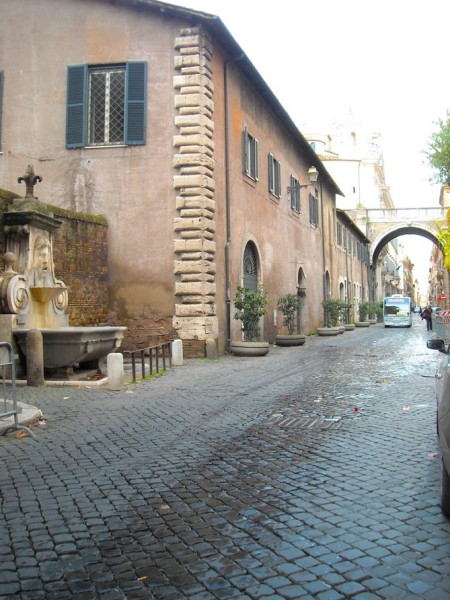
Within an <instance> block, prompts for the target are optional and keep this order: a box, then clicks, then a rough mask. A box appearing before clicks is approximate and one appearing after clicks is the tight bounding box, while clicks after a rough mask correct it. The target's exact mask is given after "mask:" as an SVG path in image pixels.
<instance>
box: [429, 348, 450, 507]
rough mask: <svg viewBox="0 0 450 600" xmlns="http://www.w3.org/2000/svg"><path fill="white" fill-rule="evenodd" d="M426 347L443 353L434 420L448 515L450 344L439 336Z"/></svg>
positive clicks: (442, 503)
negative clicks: (447, 344) (439, 449)
mask: <svg viewBox="0 0 450 600" xmlns="http://www.w3.org/2000/svg"><path fill="white" fill-rule="evenodd" d="M427 348H430V349H431V350H439V351H440V352H442V353H443V354H444V356H443V358H442V361H441V363H440V365H439V367H438V370H437V372H436V408H437V412H436V421H437V434H438V436H439V445H440V448H441V457H442V464H441V510H442V512H443V513H444V515H447V516H450V353H449V349H450V346H446V344H445V341H444V340H443V339H441V338H432V339H431V340H428V341H427Z"/></svg>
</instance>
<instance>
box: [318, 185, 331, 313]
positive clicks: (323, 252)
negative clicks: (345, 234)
mask: <svg viewBox="0 0 450 600" xmlns="http://www.w3.org/2000/svg"><path fill="white" fill-rule="evenodd" d="M319 193H320V217H321V219H322V280H323V281H322V285H323V299H324V300H326V299H327V296H326V294H327V284H326V279H325V277H326V273H325V266H326V262H325V221H324V216H323V189H322V181H321V180H320V179H319ZM330 233H331V232H330ZM323 322H324V323H325V309H323Z"/></svg>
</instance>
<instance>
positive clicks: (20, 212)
mask: <svg viewBox="0 0 450 600" xmlns="http://www.w3.org/2000/svg"><path fill="white" fill-rule="evenodd" d="M22 181H23V182H24V183H25V184H26V195H25V197H24V198H17V199H15V200H14V201H13V203H12V205H11V206H10V207H9V208H8V210H7V212H5V213H4V227H5V235H6V250H7V251H6V253H5V255H4V257H3V261H4V272H3V273H2V274H0V334H1V337H2V339H3V340H5V341H9V342H10V343H11V344H12V345H13V346H15V342H16V341H17V343H18V345H19V347H20V350H21V351H22V353H23V355H24V356H26V354H27V343H26V340H27V333H28V332H29V331H30V330H32V329H38V330H39V331H40V332H41V333H42V337H43V354H44V368H45V370H46V373H47V374H50V375H51V374H52V373H53V374H56V373H57V374H59V375H60V376H61V375H63V374H67V375H68V376H70V374H71V373H72V372H73V367H74V366H79V367H80V368H83V367H84V368H90V369H92V368H94V367H95V368H97V369H98V368H99V361H100V360H101V359H102V358H104V357H105V356H106V355H107V354H109V353H110V352H113V351H114V350H115V349H117V348H118V347H119V346H120V344H121V342H122V338H123V335H124V332H125V331H126V327H108V326H107V327H103V326H102V327H100V326H95V327H70V326H69V322H68V317H67V315H66V314H65V311H66V308H67V305H68V291H67V288H66V286H65V284H64V282H63V281H61V280H60V279H57V278H56V277H55V272H54V264H53V244H52V233H53V231H54V230H55V229H57V228H58V227H59V226H60V225H61V221H59V220H57V219H55V218H54V216H53V213H51V212H50V211H49V210H48V208H47V206H46V205H44V204H42V203H41V202H39V201H38V199H37V198H35V197H34V186H35V185H36V183H37V182H40V181H42V178H41V177H40V176H39V175H35V173H34V170H33V167H32V166H31V165H29V166H28V168H27V170H26V173H25V175H23V176H22V177H19V178H18V182H19V183H20V182H22ZM15 269H16V270H15ZM18 371H19V372H20V369H18Z"/></svg>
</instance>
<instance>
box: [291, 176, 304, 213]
mask: <svg viewBox="0 0 450 600" xmlns="http://www.w3.org/2000/svg"><path fill="white" fill-rule="evenodd" d="M300 189H301V188H300V182H299V180H298V179H297V178H296V177H294V176H293V175H291V185H290V186H289V191H290V194H291V208H292V210H295V212H298V213H299V212H300V209H301V206H300Z"/></svg>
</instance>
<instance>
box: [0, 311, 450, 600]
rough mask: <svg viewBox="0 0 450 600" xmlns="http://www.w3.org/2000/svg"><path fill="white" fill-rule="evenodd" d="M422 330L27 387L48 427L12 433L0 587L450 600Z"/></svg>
mask: <svg viewBox="0 0 450 600" xmlns="http://www.w3.org/2000/svg"><path fill="white" fill-rule="evenodd" d="M425 329H426V328H425V327H424V325H423V322H421V321H420V319H417V320H415V322H414V326H413V327H412V328H411V329H398V330H396V329H384V328H383V326H382V325H376V326H371V327H370V328H368V329H367V328H364V329H359V330H358V329H356V330H355V331H353V332H346V333H345V334H343V335H340V336H339V337H337V338H330V337H324V338H317V337H315V338H311V339H308V341H307V343H306V344H305V346H302V347H299V348H277V347H274V348H271V350H270V352H269V354H268V355H267V356H266V357H262V358H249V359H246V358H236V357H232V356H230V357H220V359H219V360H217V361H207V360H196V361H187V362H186V364H185V365H184V366H182V367H177V368H175V369H172V370H170V371H169V372H167V373H166V374H165V375H164V376H162V377H160V378H156V379H152V380H150V381H147V382H144V383H139V384H136V385H132V386H127V388H126V389H125V390H123V391H121V392H111V391H108V390H107V389H104V388H101V387H92V388H90V387H87V388H86V387H79V388H54V387H51V388H39V389H36V388H26V387H25V388H22V387H20V388H18V392H17V394H18V400H19V401H22V402H25V403H29V404H33V405H35V406H37V407H38V408H39V409H40V410H41V411H42V412H43V415H44V419H45V422H46V424H45V425H42V426H39V427H36V428H35V429H34V430H33V431H34V432H35V434H36V439H35V440H33V439H31V438H29V437H23V438H16V437H15V436H14V434H8V435H7V436H6V437H3V438H0V455H1V460H2V470H1V473H0V509H1V511H0V598H2V599H4V598H21V599H30V600H39V599H41V598H43V599H55V600H63V599H66V598H68V599H72V598H73V599H77V600H81V599H83V600H84V599H97V598H102V599H103V598H105V599H107V600H116V599H124V598H125V599H128V598H130V599H131V598H155V599H170V600H172V599H182V598H188V599H190V600H207V599H216V598H218V599H222V598H238V599H254V598H265V599H270V600H273V599H275V598H280V599H281V598H282V599H285V598H286V599H290V598H292V599H297V598H299V599H303V598H319V599H321V600H334V599H338V598H357V599H359V600H369V599H376V598H400V599H403V598H427V599H435V600H444V599H446V598H450V521H448V520H447V519H446V518H445V517H443V516H442V515H441V513H440V509H439V471H440V457H439V449H438V443H437V438H436V431H435V401H434V384H435V382H434V379H433V375H434V371H435V367H436V365H437V364H438V362H439V360H440V358H441V356H442V355H440V354H439V353H438V352H433V351H430V350H428V349H427V348H426V346H425V340H426V338H427V336H428V335H430V334H428V333H427V332H426V330H425Z"/></svg>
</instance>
